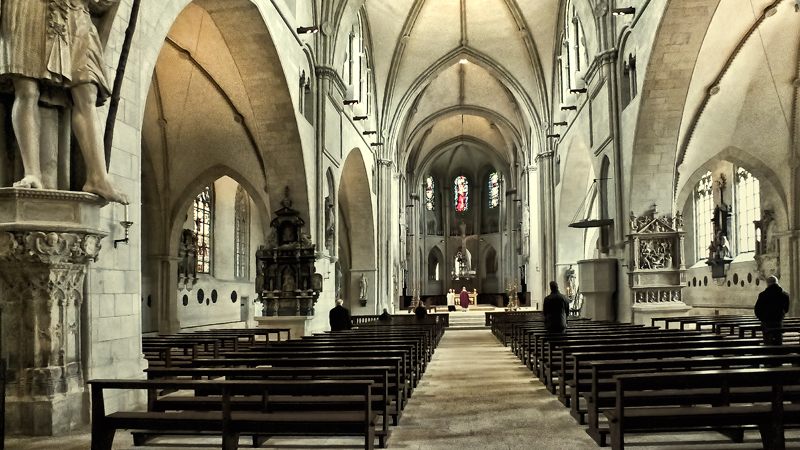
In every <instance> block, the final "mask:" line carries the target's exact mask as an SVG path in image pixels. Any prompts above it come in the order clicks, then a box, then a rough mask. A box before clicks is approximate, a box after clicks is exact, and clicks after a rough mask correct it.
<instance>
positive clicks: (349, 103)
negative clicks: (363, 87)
mask: <svg viewBox="0 0 800 450" xmlns="http://www.w3.org/2000/svg"><path fill="white" fill-rule="evenodd" d="M342 103H344V104H345V105H355V104H357V103H358V100H344V101H343V102H342Z"/></svg>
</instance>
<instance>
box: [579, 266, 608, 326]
mask: <svg viewBox="0 0 800 450" xmlns="http://www.w3.org/2000/svg"><path fill="white" fill-rule="evenodd" d="M578 273H579V275H580V283H579V286H580V291H581V294H583V297H584V301H583V313H582V314H581V315H582V316H584V317H587V318H589V319H592V320H616V311H615V310H616V308H615V307H614V298H613V294H614V292H616V290H617V260H616V259H608V258H606V259H585V260H582V261H578Z"/></svg>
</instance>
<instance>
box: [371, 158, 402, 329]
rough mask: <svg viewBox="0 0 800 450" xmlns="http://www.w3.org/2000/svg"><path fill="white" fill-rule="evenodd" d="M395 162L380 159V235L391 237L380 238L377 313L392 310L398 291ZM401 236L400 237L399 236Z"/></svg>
mask: <svg viewBox="0 0 800 450" xmlns="http://www.w3.org/2000/svg"><path fill="white" fill-rule="evenodd" d="M393 165H394V163H393V162H392V160H390V159H379V160H378V173H377V176H378V236H385V237H388V238H389V239H378V240H377V241H378V261H377V263H378V266H377V267H378V270H377V271H376V273H375V284H376V286H375V287H376V290H375V292H376V302H375V314H380V313H382V312H383V309H384V308H386V309H387V310H389V311H391V310H393V308H392V302H393V300H392V299H394V298H396V297H397V292H394V291H393V283H392V282H391V277H392V271H393V269H392V267H391V258H390V255H391V254H392V246H391V243H392V242H397V240H396V239H392V238H391V237H392V236H394V234H395V232H394V231H393V230H394V229H395V228H396V227H394V224H393V221H392V217H393V216H392V200H391V193H392V186H391V183H392V178H393V174H392V167H393ZM398 238H399V237H398Z"/></svg>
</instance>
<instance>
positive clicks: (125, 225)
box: [114, 205, 133, 248]
mask: <svg viewBox="0 0 800 450" xmlns="http://www.w3.org/2000/svg"><path fill="white" fill-rule="evenodd" d="M119 224H120V225H121V226H122V228H124V229H125V239H117V240H115V241H114V248H117V243H120V242H122V243H125V244H127V243H128V242H129V239H128V230H129V229H130V228H131V227H132V226H133V222H131V221H130V220H128V205H125V220H123V221H121V222H120V223H119Z"/></svg>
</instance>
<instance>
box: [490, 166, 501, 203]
mask: <svg viewBox="0 0 800 450" xmlns="http://www.w3.org/2000/svg"><path fill="white" fill-rule="evenodd" d="M498 206H500V178H499V177H498V176H497V172H494V173H492V174H490V175H489V208H490V209H491V208H497V207H498Z"/></svg>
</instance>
